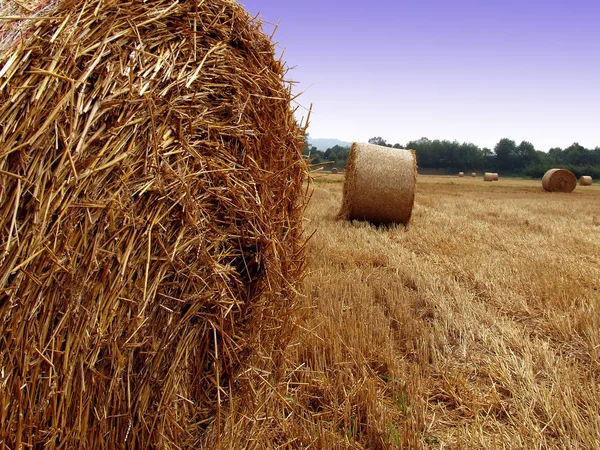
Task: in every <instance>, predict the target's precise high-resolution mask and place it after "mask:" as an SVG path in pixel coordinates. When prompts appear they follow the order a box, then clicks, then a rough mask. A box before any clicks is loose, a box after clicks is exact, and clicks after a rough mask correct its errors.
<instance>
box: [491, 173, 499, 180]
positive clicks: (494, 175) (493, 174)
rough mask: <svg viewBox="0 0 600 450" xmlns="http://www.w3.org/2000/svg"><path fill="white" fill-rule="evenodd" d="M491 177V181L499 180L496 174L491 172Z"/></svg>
mask: <svg viewBox="0 0 600 450" xmlns="http://www.w3.org/2000/svg"><path fill="white" fill-rule="evenodd" d="M492 176H493V179H492V181H498V178H499V177H498V172H493V173H492Z"/></svg>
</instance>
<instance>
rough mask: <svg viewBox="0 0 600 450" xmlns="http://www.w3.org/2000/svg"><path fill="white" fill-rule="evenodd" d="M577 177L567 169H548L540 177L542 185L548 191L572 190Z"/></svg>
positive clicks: (575, 184)
mask: <svg viewBox="0 0 600 450" xmlns="http://www.w3.org/2000/svg"><path fill="white" fill-rule="evenodd" d="M576 186H577V177H576V176H575V174H574V173H573V172H571V171H570V170H567V169H550V170H548V171H547V172H546V173H545V174H544V176H543V178H542V187H543V188H544V190H545V191H548V192H573V190H574V189H575V187H576Z"/></svg>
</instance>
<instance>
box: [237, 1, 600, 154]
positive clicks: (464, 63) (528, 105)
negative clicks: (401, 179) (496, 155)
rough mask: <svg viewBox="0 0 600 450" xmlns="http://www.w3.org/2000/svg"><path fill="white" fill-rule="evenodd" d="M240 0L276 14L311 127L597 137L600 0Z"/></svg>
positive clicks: (347, 133) (469, 136) (488, 136)
mask: <svg viewBox="0 0 600 450" xmlns="http://www.w3.org/2000/svg"><path fill="white" fill-rule="evenodd" d="M241 3H242V4H243V5H244V7H245V8H246V10H248V11H249V12H250V13H251V14H258V13H260V16H261V17H262V19H263V20H264V21H265V22H269V23H279V28H278V29H277V31H276V32H275V36H274V40H275V41H276V42H277V43H278V44H277V50H278V51H279V52H284V53H283V55H284V56H283V58H284V60H285V61H287V64H288V65H289V66H290V67H292V68H293V69H292V70H291V71H290V72H289V73H288V78H291V79H292V80H294V81H296V82H298V84H297V85H296V92H301V91H302V92H304V93H303V94H302V95H301V96H300V97H299V99H298V102H299V103H300V104H301V105H302V106H303V107H306V108H308V107H309V105H310V104H311V103H312V105H313V112H312V116H311V123H310V127H309V129H308V131H309V133H310V135H311V136H312V137H316V138H338V139H342V140H346V141H366V140H367V139H369V138H371V137H374V136H381V137H383V138H384V139H386V140H387V141H388V142H390V143H396V142H398V143H401V144H404V143H406V142H407V141H409V140H411V139H419V138H421V137H428V138H430V139H449V140H454V139H456V140H458V141H461V142H463V141H466V142H473V143H475V144H477V145H479V146H481V147H490V148H493V146H494V145H495V144H496V142H498V140H500V139H501V138H503V137H507V138H510V139H514V140H516V141H517V143H519V142H520V141H521V140H528V141H530V142H532V143H533V144H534V146H535V147H536V149H538V150H544V151H547V150H548V149H549V148H551V147H555V146H558V147H566V146H568V145H570V144H572V143H573V142H579V143H580V144H581V145H583V146H585V147H588V148H594V147H596V146H600V0H408V1H405V0H360V1H358V0H241ZM264 28H265V31H266V32H268V33H270V32H272V31H273V27H272V25H269V24H265V25H264Z"/></svg>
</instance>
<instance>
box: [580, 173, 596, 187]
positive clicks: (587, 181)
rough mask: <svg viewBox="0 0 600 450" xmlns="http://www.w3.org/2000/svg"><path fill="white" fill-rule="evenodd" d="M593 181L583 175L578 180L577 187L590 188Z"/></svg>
mask: <svg viewBox="0 0 600 450" xmlns="http://www.w3.org/2000/svg"><path fill="white" fill-rule="evenodd" d="M593 181H594V180H593V179H592V177H590V176H588V175H583V176H582V177H580V178H579V185H580V186H591V185H592V184H593Z"/></svg>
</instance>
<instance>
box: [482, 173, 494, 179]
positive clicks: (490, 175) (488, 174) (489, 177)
mask: <svg viewBox="0 0 600 450" xmlns="http://www.w3.org/2000/svg"><path fill="white" fill-rule="evenodd" d="M483 181H494V174H493V173H492V172H485V173H484V174H483Z"/></svg>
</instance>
